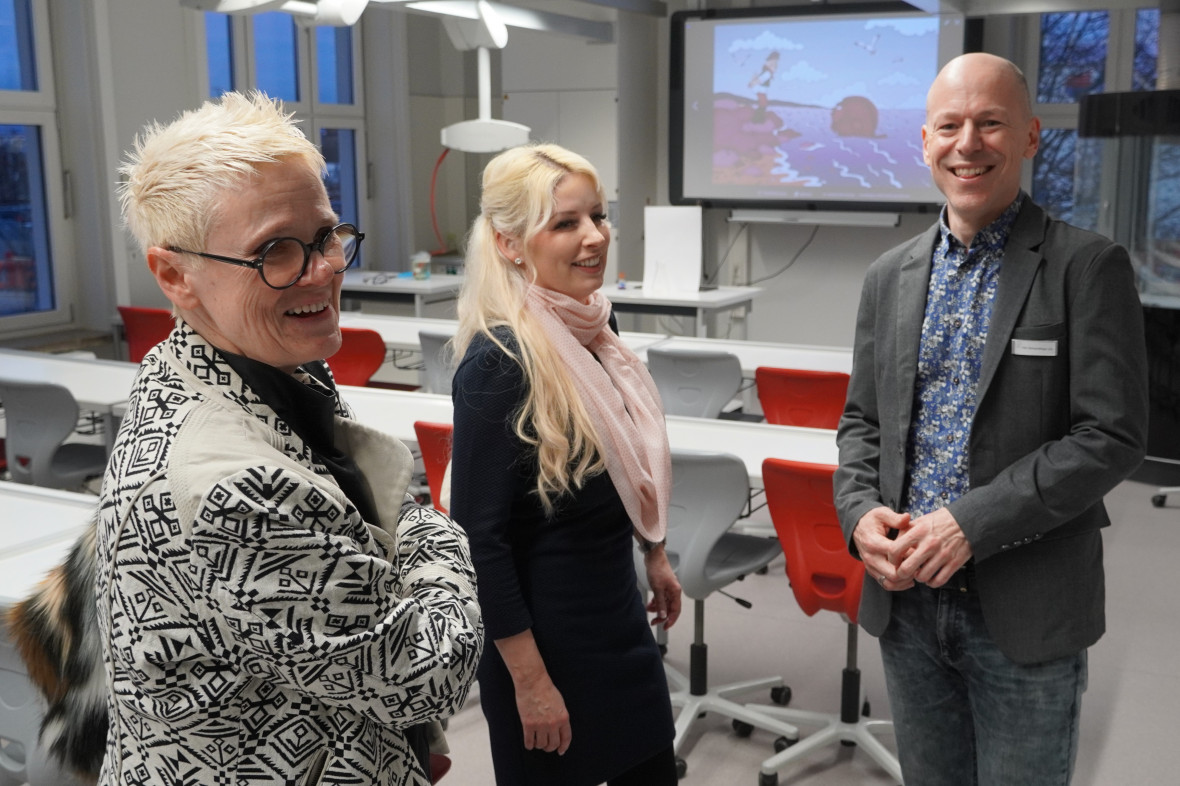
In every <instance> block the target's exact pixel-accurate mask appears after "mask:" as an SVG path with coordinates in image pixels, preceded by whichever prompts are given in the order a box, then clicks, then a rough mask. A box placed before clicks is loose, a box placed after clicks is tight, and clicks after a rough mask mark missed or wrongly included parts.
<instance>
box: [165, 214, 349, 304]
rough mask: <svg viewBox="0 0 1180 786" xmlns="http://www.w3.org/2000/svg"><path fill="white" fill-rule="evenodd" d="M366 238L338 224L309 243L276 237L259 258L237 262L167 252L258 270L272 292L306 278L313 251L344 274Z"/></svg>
mask: <svg viewBox="0 0 1180 786" xmlns="http://www.w3.org/2000/svg"><path fill="white" fill-rule="evenodd" d="M364 239H365V234H364V233H363V232H359V231H357V228H356V227H355V226H353V225H352V224H337V225H336V226H334V227H325V228H324V229H321V230H320V231H319V232H318V233H317V234H316V237H315V240H313V241H311V243H310V244H308V243H304V242H303V241H302V240H300V239H299V238H297V237H276V238H275V239H273V240H268V241H266V244H265V245H264V246H263V247H262V253H260V254H259V255H258V257H257V258H256V259H235V258H234V257H223V256H221V255H219V254H206V253H205V252H203V251H187V250H185V249H183V248H178V247H176V246H170V247H169V248H168V250H169V251H175V252H176V253H179V254H193V255H195V256H198V257H204V258H205V259H215V260H217V261H218V262H225V263H227V264H230V265H239V266H241V267H249V268H253V269H254V270H257V271H258V275H259V276H260V277H261V278H262V283H264V284H266V285H267V286H268V287H270V288H271V289H286V288H287V287H291V286H294V285H295V282H296V281H298V280H299V279H301V278H303V274H304V273H306V272H307V264H308V262H310V261H311V252H312V251H318V252H320V254H321V255H322V256H323V257H324V259H326V260H328V264H329V265H331V266H332V272H333V273H343V272H344V271H345V270H348V268H349V267H350V266H351V265H352V263H353V261H354V260H356V252H357V249H359V248H360V246H361V241H362V240H364Z"/></svg>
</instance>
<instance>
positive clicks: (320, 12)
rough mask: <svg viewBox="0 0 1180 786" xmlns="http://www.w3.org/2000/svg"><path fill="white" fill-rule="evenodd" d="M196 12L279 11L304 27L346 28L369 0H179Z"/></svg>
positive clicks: (357, 16)
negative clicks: (289, 15)
mask: <svg viewBox="0 0 1180 786" xmlns="http://www.w3.org/2000/svg"><path fill="white" fill-rule="evenodd" d="M180 4H181V5H182V6H185V7H187V8H195V9H197V10H198V11H217V12H219V13H223V14H259V13H263V12H265V11H283V12H285V13H288V14H291V16H293V17H295V21H296V22H298V23H299V24H301V25H304V26H306V27H312V26H331V27H348V26H351V25H355V24H356V22H357V20H358V19H360V18H361V14H362V13H363V12H364V10H365V6H367V5H368V4H369V0H180Z"/></svg>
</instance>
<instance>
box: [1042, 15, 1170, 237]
mask: <svg viewBox="0 0 1180 786" xmlns="http://www.w3.org/2000/svg"><path fill="white" fill-rule="evenodd" d="M1144 7H1147V6H1144ZM1139 10H1140V8H1138V7H1136V8H1085V9H1077V10H1065V11H1046V12H1043V13H1032V14H1024V15H1022V17H1021V18H1022V22H1021V24H1023V26H1024V31H1023V38H1022V40H1023V43H1024V51H1025V53H1026V56H1025V58H1024V61H1023V62H1022V63H1020V66H1021V68H1022V70H1023V71H1024V73H1025V75H1026V77H1027V78H1028V83H1029V90H1030V96H1029V98H1030V100H1031V101H1032V112H1033V115H1034V116H1036V117H1038V118H1040V121H1041V130H1042V132H1043V131H1045V130H1047V129H1061V130H1067V131H1077V128H1078V117H1079V112H1080V106H1079V103H1078V102H1076V101H1075V102H1073V103H1068V104H1067V103H1040V102H1038V101H1037V100H1036V99H1037V95H1036V93H1037V91H1036V85H1037V81H1038V78H1039V76H1040V68H1041V62H1040V61H1041V18H1042V17H1043V16H1045V15H1046V14H1049V13H1082V12H1092V11H1105V12H1106V13H1107V22H1108V28H1107V41H1106V63H1105V68H1106V74H1105V87H1104V92H1126V91H1128V90H1130V89H1131V85H1132V82H1133V78H1134V69H1135V63H1134V54H1135V20H1136V15H1137V14H1138V12H1139ZM1038 154H1039V153H1038ZM1119 165H1120V164H1119V162H1118V161H1116V160H1113V158H1112V157H1111V156H1104V159H1103V161H1102V162H1101V166H1102V167H1103V169H1104V170H1110V172H1113V171H1115V170H1117V168H1118V167H1119ZM1075 168H1076V161H1075ZM1110 172H1107V171H1104V177H1103V182H1111V181H1110V179H1109V178H1108V177H1106V176H1105V175H1107V174H1109V173H1110ZM1033 173H1034V166H1033V165H1032V163H1031V162H1030V165H1029V166H1027V167H1025V169H1024V172H1023V175H1022V178H1021V185H1022V187H1023V188H1024V190H1025V191H1027V192H1028V193H1029V194H1031V193H1032V192H1033ZM1098 231H1099V232H1103V231H1105V232H1106V233H1107V234H1109V233H1110V227H1109V226H1105V224H1104V223H1103V222H1102V221H1100V223H1099V227H1098Z"/></svg>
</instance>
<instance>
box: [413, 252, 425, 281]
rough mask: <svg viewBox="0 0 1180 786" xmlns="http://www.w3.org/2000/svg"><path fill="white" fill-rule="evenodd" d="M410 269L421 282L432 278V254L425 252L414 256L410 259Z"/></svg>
mask: <svg viewBox="0 0 1180 786" xmlns="http://www.w3.org/2000/svg"><path fill="white" fill-rule="evenodd" d="M410 269H411V270H412V271H413V273H414V278H416V279H418V280H419V281H422V280H424V279H427V278H430V254H428V253H427V252H425V251H419V252H418V253H417V254H414V256H412V257H410Z"/></svg>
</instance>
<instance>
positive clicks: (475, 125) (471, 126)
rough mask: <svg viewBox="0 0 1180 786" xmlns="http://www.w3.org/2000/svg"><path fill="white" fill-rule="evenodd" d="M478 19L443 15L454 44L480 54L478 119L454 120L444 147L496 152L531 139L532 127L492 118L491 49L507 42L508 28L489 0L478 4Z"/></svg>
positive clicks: (446, 134) (467, 150)
mask: <svg viewBox="0 0 1180 786" xmlns="http://www.w3.org/2000/svg"><path fill="white" fill-rule="evenodd" d="M476 10H477V13H478V18H477V19H474V20H472V19H461V18H458V17H452V16H446V17H443V19H442V23H443V27H444V28H445V29H446V31H447V35H448V36H449V37H450V39H451V43H452V44H454V45H455V48H456V49H458V50H460V51H467V50H471V49H475V50H476V54H477V55H478V57H479V118H478V119H477V120H464V121H463V122H461V123H454V124H452V125H449V126H447V127H446V128H444V129H443V130H442V143H443V146H444V147H448V148H450V149H452V150H458V151H460V152H463V153H497V152H499V151H501V150H507V149H508V148H510V147H516V146H517V145H523V144H525V143H526V142H528V141H529V127H528V126H526V125H521V124H520V123H513V122H511V121H509V120H495V119H493V118H492V59H491V52H490V51H489V50H491V49H503V48H504V46H505V45H506V44H507V43H508V28H507V27H505V26H504V23H503V22H501V21H500V19H499V17H498V16H497V15H496V12H495V11H493V10H492V7H491V5H489V4H488V3H487V2H486V0H479V2H478V3H476Z"/></svg>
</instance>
